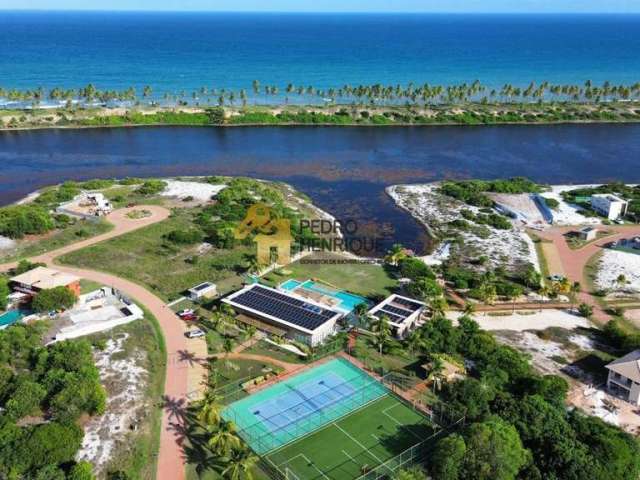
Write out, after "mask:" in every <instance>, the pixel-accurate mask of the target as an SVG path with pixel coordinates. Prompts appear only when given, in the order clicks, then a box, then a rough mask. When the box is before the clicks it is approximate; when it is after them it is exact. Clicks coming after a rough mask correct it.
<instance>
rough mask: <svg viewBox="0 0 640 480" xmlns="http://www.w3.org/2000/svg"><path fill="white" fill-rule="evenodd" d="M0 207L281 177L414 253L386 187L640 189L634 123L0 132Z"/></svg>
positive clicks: (413, 240)
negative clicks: (462, 183)
mask: <svg viewBox="0 0 640 480" xmlns="http://www.w3.org/2000/svg"><path fill="white" fill-rule="evenodd" d="M0 166H1V170H0V203H2V204H5V203H8V202H11V201H13V200H16V199H18V198H20V197H22V196H24V195H25V194H27V193H29V192H31V191H33V190H35V189H37V188H39V187H41V186H43V185H47V184H51V183H55V182H60V181H63V180H67V179H76V180H83V179H90V178H95V177H125V176H170V175H205V174H207V175H210V174H222V175H248V176H253V177H260V178H266V179H278V180H284V181H287V182H289V183H291V184H292V185H294V186H295V187H296V188H298V189H300V190H301V191H303V192H305V193H307V194H308V195H309V196H310V197H311V198H312V199H313V200H314V201H315V202H316V203H317V204H318V205H319V206H320V207H322V208H324V209H326V210H327V211H329V212H330V213H332V214H334V215H335V216H336V217H338V218H342V219H345V218H357V219H358V220H359V223H360V224H361V225H365V224H373V225H374V226H375V230H376V231H377V232H383V234H384V235H383V236H384V239H383V241H382V242H381V245H382V248H384V247H385V246H387V245H389V244H391V243H393V242H395V241H398V242H401V243H403V244H406V245H409V246H411V247H413V248H414V249H416V250H422V249H423V248H424V245H425V243H424V242H425V241H426V238H425V236H424V232H423V230H422V228H421V227H420V226H419V225H418V224H417V223H416V222H415V221H413V220H412V219H411V218H410V217H409V216H408V215H406V214H404V213H403V212H401V211H400V210H399V209H397V208H396V207H395V206H394V204H393V202H392V201H391V200H390V199H389V198H388V197H387V196H386V195H385V194H384V187H385V186H386V185H391V184H394V183H403V182H404V183H406V182H423V181H431V180H436V179H442V178H472V177H473V178H476V177H478V178H496V177H509V176H514V175H523V176H528V177H531V178H533V179H534V180H537V181H540V182H548V183H552V182H553V183H584V182H595V181H606V180H614V179H615V180H623V181H625V182H640V125H633V124H630V125H607V124H601V125H562V126H500V127H410V128H404V127H403V128H396V127H389V128H370V127H353V128H336V127H251V128H197V127H151V128H118V129H69V130H37V131H19V132H0Z"/></svg>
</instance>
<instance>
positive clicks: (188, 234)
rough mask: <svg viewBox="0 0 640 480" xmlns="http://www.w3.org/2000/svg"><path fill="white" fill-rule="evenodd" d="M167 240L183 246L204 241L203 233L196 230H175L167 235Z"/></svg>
mask: <svg viewBox="0 0 640 480" xmlns="http://www.w3.org/2000/svg"><path fill="white" fill-rule="evenodd" d="M166 238H167V240H169V241H170V242H173V243H178V244H183V245H193V244H194V243H200V242H201V241H202V233H201V232H200V231H199V230H196V229H194V228H192V229H189V230H173V231H172V232H169V233H167V235H166Z"/></svg>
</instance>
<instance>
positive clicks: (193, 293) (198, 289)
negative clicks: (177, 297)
mask: <svg viewBox="0 0 640 480" xmlns="http://www.w3.org/2000/svg"><path fill="white" fill-rule="evenodd" d="M217 294H218V289H217V287H216V284H215V283H211V282H203V283H201V284H199V285H196V286H195V287H192V288H190V289H189V298H190V299H191V300H201V299H207V298H213V297H215V296H216V295H217Z"/></svg>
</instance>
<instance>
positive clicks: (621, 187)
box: [562, 182, 640, 223]
mask: <svg viewBox="0 0 640 480" xmlns="http://www.w3.org/2000/svg"><path fill="white" fill-rule="evenodd" d="M598 193H610V194H613V195H617V196H619V197H621V198H623V199H625V200H627V201H628V202H629V207H628V209H627V216H628V217H629V218H630V219H631V220H633V221H634V222H635V223H639V222H640V185H636V186H629V185H626V184H624V183H621V182H613V183H607V184H604V185H600V186H597V187H586V188H577V189H575V190H568V191H566V192H562V198H563V199H564V200H565V201H566V202H569V203H575V204H576V205H579V206H580V207H582V208H584V209H585V210H586V212H584V213H591V215H592V216H595V215H598V214H597V213H596V212H595V211H594V210H592V208H591V202H590V197H591V195H594V194H598Z"/></svg>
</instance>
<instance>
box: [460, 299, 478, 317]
mask: <svg viewBox="0 0 640 480" xmlns="http://www.w3.org/2000/svg"><path fill="white" fill-rule="evenodd" d="M462 313H464V314H465V315H468V316H472V315H473V314H474V313H476V306H475V305H474V304H473V303H471V302H467V303H465V304H464V307H462Z"/></svg>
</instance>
